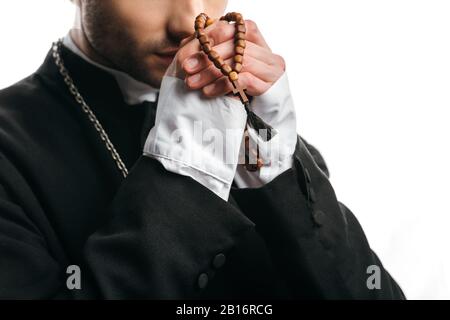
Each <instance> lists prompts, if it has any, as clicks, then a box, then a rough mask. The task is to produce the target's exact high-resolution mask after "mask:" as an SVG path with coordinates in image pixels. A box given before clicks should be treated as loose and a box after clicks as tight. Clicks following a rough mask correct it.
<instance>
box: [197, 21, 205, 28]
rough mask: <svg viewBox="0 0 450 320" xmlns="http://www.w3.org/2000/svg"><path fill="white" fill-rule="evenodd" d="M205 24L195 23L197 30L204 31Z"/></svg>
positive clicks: (201, 22)
mask: <svg viewBox="0 0 450 320" xmlns="http://www.w3.org/2000/svg"><path fill="white" fill-rule="evenodd" d="M204 25H205V23H204V22H203V21H195V28H196V29H203V26H204Z"/></svg>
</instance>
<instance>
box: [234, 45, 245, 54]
mask: <svg viewBox="0 0 450 320" xmlns="http://www.w3.org/2000/svg"><path fill="white" fill-rule="evenodd" d="M234 52H236V54H240V55H242V56H243V55H244V52H245V50H244V48H242V47H236V48H234Z"/></svg>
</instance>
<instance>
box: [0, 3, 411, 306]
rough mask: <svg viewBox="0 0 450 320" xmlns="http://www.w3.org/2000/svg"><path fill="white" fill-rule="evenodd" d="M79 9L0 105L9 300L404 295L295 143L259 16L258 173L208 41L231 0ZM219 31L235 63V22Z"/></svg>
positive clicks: (254, 57) (1, 241) (303, 147)
mask: <svg viewBox="0 0 450 320" xmlns="http://www.w3.org/2000/svg"><path fill="white" fill-rule="evenodd" d="M76 5H77V8H78V13H77V15H78V19H77V26H76V28H74V29H73V30H72V31H71V32H70V34H69V35H68V36H66V37H65V38H64V41H63V43H59V44H57V45H54V47H53V48H52V50H51V51H50V53H49V55H48V56H47V58H46V60H45V62H44V63H43V65H42V66H41V67H40V68H39V70H38V71H37V72H35V73H34V74H33V75H31V76H30V77H28V78H26V79H24V80H22V81H21V82H19V83H17V84H15V85H13V86H12V87H10V88H7V89H5V90H3V91H2V92H1V93H0V164H1V165H0V257H1V259H0V297H2V298H38V299H49V298H77V299H90V298H105V299H121V298H149V299H166V298H169V299H170V298H188V299H191V298H192V299H196V298H236V299H237V298H321V299H340V298H345V299H352V298H355V299H401V298H404V296H403V293H402V291H401V289H400V288H399V287H398V285H397V284H396V283H395V281H394V280H393V279H392V278H391V276H390V275H389V274H388V272H387V271H386V270H385V269H384V268H383V266H382V264H381V262H380V261H379V259H378V258H377V256H376V255H375V253H373V252H372V250H371V249H370V247H369V245H368V243H367V240H366V238H365V236H364V233H363V231H362V229H361V227H360V225H359V224H358V222H357V220H356V218H355V216H354V215H353V214H352V213H351V212H350V211H349V209H347V208H346V207H345V206H344V205H343V204H341V203H339V202H338V201H337V199H336V197H335V194H334V191H333V189H332V187H331V185H330V183H329V181H328V170H327V167H326V165H325V163H324V160H323V159H322V157H321V155H320V154H319V153H318V152H317V150H316V149H314V148H313V147H312V146H310V145H309V144H308V143H307V142H305V140H303V139H301V138H299V137H297V133H296V125H295V112H294V107H293V103H292V99H291V95H290V92H289V86H288V82H287V77H286V72H285V64H284V61H283V59H282V58H281V57H280V56H278V55H276V54H273V53H272V51H271V50H270V47H269V46H268V44H267V43H266V42H265V40H264V38H263V36H262V35H261V33H260V32H259V30H258V28H257V26H256V24H255V23H254V22H252V21H246V27H247V47H246V51H245V56H244V66H243V70H242V72H241V73H240V78H239V83H240V84H241V85H242V86H245V87H246V88H247V94H248V95H249V96H251V97H253V99H252V102H251V108H252V110H253V111H254V112H255V113H256V114H257V115H259V116H260V117H261V118H262V119H263V120H265V121H266V122H267V123H268V124H270V125H271V126H273V127H274V129H275V130H276V132H277V134H276V135H275V137H274V138H273V139H272V140H273V142H275V144H277V145H278V148H277V149H278V152H276V153H274V154H275V155H272V154H270V155H269V153H266V152H265V150H266V149H270V147H268V143H269V142H261V140H258V137H257V136H255V133H254V131H252V130H249V131H250V132H249V134H250V135H251V139H252V141H259V145H258V146H259V147H260V148H261V155H262V156H263V162H264V165H263V166H262V167H261V168H259V170H257V171H248V170H246V167H245V166H243V165H242V164H241V163H238V162H239V161H238V160H239V158H241V155H242V150H240V149H241V148H240V146H241V142H242V137H243V134H244V129H245V122H246V113H245V111H244V109H243V107H242V105H241V103H240V101H239V100H237V99H236V98H234V97H233V98H232V97H230V96H229V95H227V94H228V93H229V92H230V91H231V89H232V87H231V85H230V83H229V82H228V80H227V79H226V78H225V77H223V76H222V75H221V74H220V71H218V70H217V69H216V68H215V67H214V66H213V65H212V64H211V63H210V62H209V61H208V59H207V58H206V56H205V55H204V54H203V53H202V52H200V47H199V44H198V41H197V40H196V39H195V38H194V37H193V33H194V30H193V27H194V26H193V21H194V19H195V17H196V16H197V15H198V14H199V13H200V12H207V13H208V14H209V15H210V16H211V17H215V18H218V17H220V16H221V15H222V14H223V13H224V10H225V7H226V5H227V1H226V0H171V1H156V0H129V1H123V0H110V1H101V0H79V1H77V2H76ZM206 32H207V34H208V36H209V37H210V39H211V41H212V42H213V45H214V49H215V50H216V51H217V52H218V53H219V54H220V55H221V56H222V57H223V58H224V59H225V60H226V61H228V62H229V61H230V58H231V57H232V56H233V54H234V52H233V48H234V41H233V36H234V27H233V26H232V25H228V24H227V23H225V22H223V21H222V22H220V21H216V22H215V23H214V24H213V25H211V26H209V27H208V28H207V29H206ZM169 65H170V67H169ZM198 124H200V125H201V126H202V127H201V128H200V129H198ZM196 129H198V130H200V133H201V134H200V135H201V136H202V137H203V138H205V136H208V133H211V132H213V133H214V137H215V138H217V137H219V136H221V137H224V136H226V139H225V140H224V143H225V145H223V146H222V147H223V148H222V149H223V150H222V149H221V148H220V145H219V147H218V148H210V144H208V143H204V142H205V141H204V140H202V141H200V142H199V141H198V139H197V137H196V134H195V130H196ZM208 130H209V131H208ZM211 130H212V131H211ZM228 131H232V132H234V135H233V134H231V135H227V133H228ZM180 132H181V133H180ZM175 133H176V134H175ZM206 140H208V141H209V140H211V137H209V139H208V138H206ZM213 140H214V139H213ZM216 140H217V139H216ZM272 140H271V141H272ZM216 142H217V141H214V145H215V146H216V147H217V144H216ZM217 149H220V150H219V151H225V153H226V156H225V155H224V154H223V153H221V152H217V151H218V150H217ZM193 155H194V156H193ZM194 158H195V159H194Z"/></svg>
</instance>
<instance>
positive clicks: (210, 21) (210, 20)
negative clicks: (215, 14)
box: [205, 18, 214, 28]
mask: <svg viewBox="0 0 450 320" xmlns="http://www.w3.org/2000/svg"><path fill="white" fill-rule="evenodd" d="M213 23H214V19H211V18H208V20H206V24H205V26H206V28H208V27H209V26H210V25H212V24H213Z"/></svg>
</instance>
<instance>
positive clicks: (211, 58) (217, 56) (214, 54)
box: [208, 50, 220, 61]
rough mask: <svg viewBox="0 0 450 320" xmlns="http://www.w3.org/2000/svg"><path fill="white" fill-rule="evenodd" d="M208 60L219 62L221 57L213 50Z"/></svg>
mask: <svg viewBox="0 0 450 320" xmlns="http://www.w3.org/2000/svg"><path fill="white" fill-rule="evenodd" d="M208 58H209V59H210V60H212V61H214V60H217V59H218V58H220V56H219V54H218V53H217V52H216V51H214V50H211V52H210V53H209V54H208Z"/></svg>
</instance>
